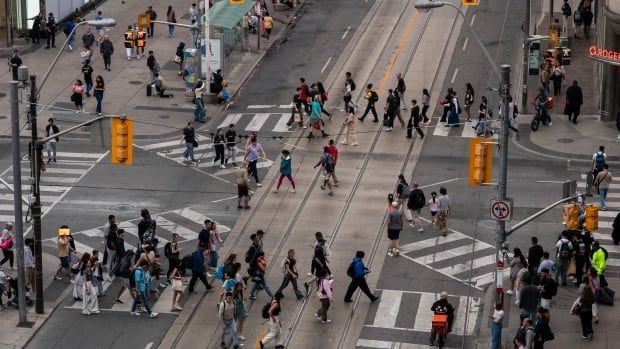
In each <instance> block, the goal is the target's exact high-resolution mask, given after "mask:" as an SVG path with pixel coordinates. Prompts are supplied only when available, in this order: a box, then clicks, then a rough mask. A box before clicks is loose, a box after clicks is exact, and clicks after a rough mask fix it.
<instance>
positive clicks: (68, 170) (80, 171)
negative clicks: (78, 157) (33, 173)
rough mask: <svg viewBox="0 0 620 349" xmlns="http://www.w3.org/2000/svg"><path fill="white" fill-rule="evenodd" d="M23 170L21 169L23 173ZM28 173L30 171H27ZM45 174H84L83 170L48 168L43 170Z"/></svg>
mask: <svg viewBox="0 0 620 349" xmlns="http://www.w3.org/2000/svg"><path fill="white" fill-rule="evenodd" d="M23 170H24V169H22V171H23ZM28 172H30V170H29V169H28ZM45 173H61V174H77V175H82V174H83V173H84V170H83V169H78V168H59V167H48V168H46V169H45Z"/></svg>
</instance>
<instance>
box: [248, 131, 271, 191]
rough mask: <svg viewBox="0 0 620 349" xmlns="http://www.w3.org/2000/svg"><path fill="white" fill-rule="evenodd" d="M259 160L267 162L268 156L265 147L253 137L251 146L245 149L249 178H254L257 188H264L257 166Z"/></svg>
mask: <svg viewBox="0 0 620 349" xmlns="http://www.w3.org/2000/svg"><path fill="white" fill-rule="evenodd" d="M259 159H263V160H266V159H267V156H266V155H265V150H264V149H263V146H262V145H261V144H260V143H259V142H258V138H256V137H255V136H253V137H252V138H250V144H248V146H247V147H246V148H245V159H244V161H245V162H247V164H248V176H253V177H254V180H255V181H256V186H257V187H262V186H263V185H262V184H261V183H260V181H259V180H258V168H257V166H256V165H257V164H258V160H259Z"/></svg>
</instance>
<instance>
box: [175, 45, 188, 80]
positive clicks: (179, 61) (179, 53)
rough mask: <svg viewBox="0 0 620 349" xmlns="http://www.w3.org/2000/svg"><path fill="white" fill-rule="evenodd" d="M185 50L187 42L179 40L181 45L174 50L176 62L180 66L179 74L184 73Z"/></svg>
mask: <svg viewBox="0 0 620 349" xmlns="http://www.w3.org/2000/svg"><path fill="white" fill-rule="evenodd" d="M184 51H185V43H184V42H183V41H181V42H179V46H177V49H176V51H175V52H174V62H175V63H176V64H177V66H178V67H179V72H178V73H177V75H178V76H182V75H183V52H184Z"/></svg>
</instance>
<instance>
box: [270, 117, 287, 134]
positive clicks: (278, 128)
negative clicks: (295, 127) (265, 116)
mask: <svg viewBox="0 0 620 349" xmlns="http://www.w3.org/2000/svg"><path fill="white" fill-rule="evenodd" d="M271 115H277V116H278V122H277V123H276V125H275V126H274V127H273V129H272V131H273V132H290V130H289V128H288V126H287V125H286V124H287V123H288V120H289V119H290V118H291V116H290V115H289V114H271Z"/></svg>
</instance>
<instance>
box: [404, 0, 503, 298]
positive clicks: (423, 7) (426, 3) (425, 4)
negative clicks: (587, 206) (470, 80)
mask: <svg viewBox="0 0 620 349" xmlns="http://www.w3.org/2000/svg"><path fill="white" fill-rule="evenodd" d="M444 5H446V6H450V7H453V8H455V9H456V11H457V13H458V14H459V15H460V16H461V17H462V18H463V21H465V14H464V13H463V12H462V11H461V9H460V8H459V7H458V6H456V5H454V4H452V3H451V2H443V1H430V0H421V1H418V2H416V4H415V8H416V9H418V10H420V11H424V12H427V11H430V10H431V9H434V8H438V7H443V6H444ZM468 28H469V30H470V32H471V33H472V35H473V36H474V38H475V39H476V41H477V42H478V45H480V48H481V49H482V52H483V53H484V55H485V57H486V59H487V60H488V63H489V65H490V66H491V68H492V69H493V71H494V72H495V74H496V75H497V77H498V78H499V80H500V90H499V92H500V96H501V97H502V110H501V117H502V124H501V130H500V139H499V140H500V142H499V147H500V165H499V178H498V181H497V182H498V183H497V199H498V200H500V201H505V200H506V199H507V198H506V189H507V182H508V180H507V178H508V128H509V126H510V115H508V114H509V106H508V103H509V97H510V66H509V65H505V64H504V65H502V66H501V67H500V68H501V69H498V67H497V66H496V65H495V61H494V60H493V59H492V58H491V55H490V54H489V52H488V51H487V49H486V48H485V47H484V44H483V43H482V40H480V37H479V36H478V34H477V33H476V32H475V31H474V28H472V26H471V25H469V26H468ZM505 240H506V222H505V221H498V227H497V231H496V234H495V247H496V251H495V253H496V255H495V256H496V260H497V261H499V260H500V259H501V257H502V254H501V250H502V247H503V244H504V241H505ZM495 275H496V276H495V278H496V280H495V284H496V285H499V282H501V280H499V278H500V277H501V276H500V275H498V274H497V273H496V274H495ZM500 299H501V298H500V295H499V292H496V293H495V300H496V302H497V301H499V300H500Z"/></svg>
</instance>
